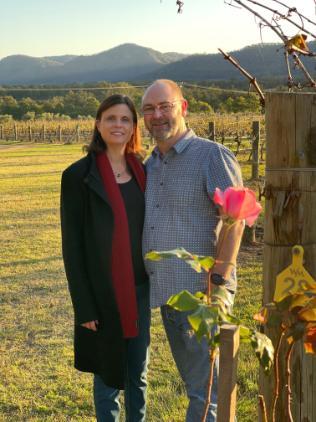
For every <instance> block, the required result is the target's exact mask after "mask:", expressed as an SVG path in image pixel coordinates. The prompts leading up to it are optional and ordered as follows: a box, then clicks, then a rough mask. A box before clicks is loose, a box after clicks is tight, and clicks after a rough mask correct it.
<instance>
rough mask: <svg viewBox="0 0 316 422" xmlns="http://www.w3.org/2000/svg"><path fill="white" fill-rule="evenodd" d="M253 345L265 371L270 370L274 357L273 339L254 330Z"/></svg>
mask: <svg viewBox="0 0 316 422" xmlns="http://www.w3.org/2000/svg"><path fill="white" fill-rule="evenodd" d="M251 345H252V347H253V349H254V351H255V353H256V355H257V357H258V359H259V362H260V365H261V366H262V368H263V370H264V372H266V373H267V372H269V371H270V369H271V366H272V362H273V357H274V347H273V344H272V341H271V340H270V339H269V337H268V336H266V335H265V334H262V333H259V332H258V331H253V335H252V339H251Z"/></svg>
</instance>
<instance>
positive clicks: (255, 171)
mask: <svg viewBox="0 0 316 422" xmlns="http://www.w3.org/2000/svg"><path fill="white" fill-rule="evenodd" d="M259 145H260V122H259V121H257V120H255V121H254V122H252V173H251V179H252V180H256V179H258V177H259Z"/></svg>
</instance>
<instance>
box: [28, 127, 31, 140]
mask: <svg viewBox="0 0 316 422" xmlns="http://www.w3.org/2000/svg"><path fill="white" fill-rule="evenodd" d="M28 133H29V141H30V142H32V126H31V125H29V126H28Z"/></svg>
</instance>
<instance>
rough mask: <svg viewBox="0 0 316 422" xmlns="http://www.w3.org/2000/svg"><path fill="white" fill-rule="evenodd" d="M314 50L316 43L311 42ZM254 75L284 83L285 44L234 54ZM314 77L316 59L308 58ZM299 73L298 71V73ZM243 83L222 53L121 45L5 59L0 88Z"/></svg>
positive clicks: (0, 64)
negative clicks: (154, 82)
mask: <svg viewBox="0 0 316 422" xmlns="http://www.w3.org/2000/svg"><path fill="white" fill-rule="evenodd" d="M310 47H311V49H312V50H313V51H315V49H316V41H313V42H311V43H310ZM232 54H233V56H234V57H235V58H237V60H239V61H240V63H241V65H242V66H244V67H245V68H246V69H247V70H248V71H249V72H250V73H252V74H253V75H254V76H256V77H257V78H261V79H270V78H273V79H284V78H285V77H286V65H285V60H284V55H283V49H282V46H281V44H257V45H252V46H248V47H244V48H242V49H241V50H238V51H234V52H232ZM303 61H304V63H305V65H306V67H307V68H308V70H309V71H310V72H311V74H315V58H314V57H313V58H304V60H303ZM294 73H295V70H294ZM156 78H170V79H175V80H178V81H212V82H218V81H221V80H222V81H223V80H226V81H227V80H231V79H234V80H240V79H242V78H243V77H242V75H241V74H240V73H239V72H238V71H237V70H236V69H235V68H234V67H233V66H232V65H231V64H230V63H228V62H227V61H226V60H224V59H223V56H222V55H221V54H219V53H218V54H194V55H189V56H187V55H184V54H179V53H161V52H159V51H156V50H153V49H151V48H147V47H142V46H139V45H136V44H122V45H119V46H117V47H114V48H111V49H109V50H106V51H103V52H101V53H98V54H94V55H91V56H73V55H67V56H52V57H42V58H36V57H29V56H24V55H14V56H8V57H5V58H4V59H2V60H0V84H3V85H20V84H66V83H89V82H98V81H109V82H118V81H127V82H137V81H150V80H153V79H156Z"/></svg>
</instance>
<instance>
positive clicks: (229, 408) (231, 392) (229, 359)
mask: <svg viewBox="0 0 316 422" xmlns="http://www.w3.org/2000/svg"><path fill="white" fill-rule="evenodd" d="M219 336H220V346H219V378H218V403H217V419H216V420H217V422H234V421H235V413H236V397H237V363H238V350H239V326H236V325H228V324H227V325H226V324H225V325H222V326H221V329H220V334H219Z"/></svg>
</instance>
